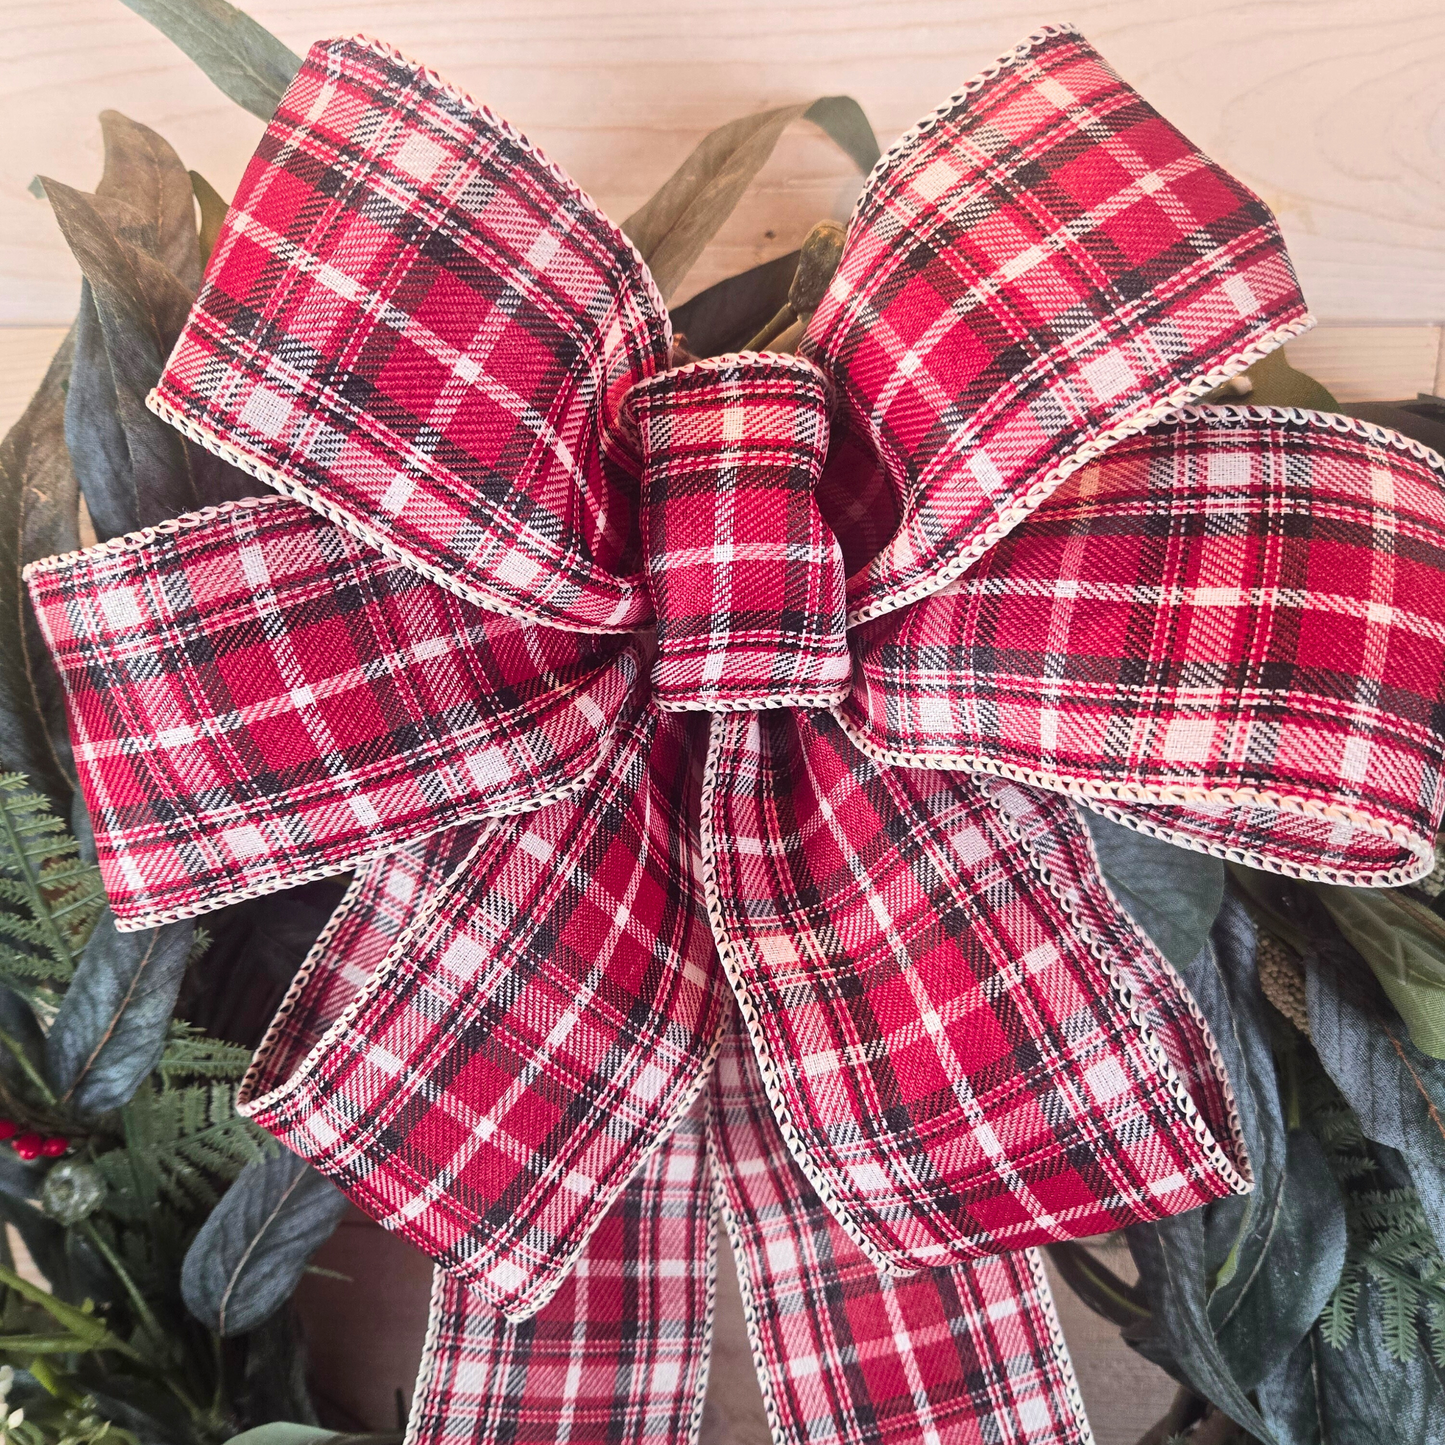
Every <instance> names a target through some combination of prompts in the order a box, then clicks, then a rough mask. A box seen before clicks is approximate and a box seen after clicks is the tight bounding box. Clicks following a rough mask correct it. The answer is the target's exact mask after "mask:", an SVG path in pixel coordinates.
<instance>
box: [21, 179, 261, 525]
mask: <svg viewBox="0 0 1445 1445" xmlns="http://www.w3.org/2000/svg"><path fill="white" fill-rule="evenodd" d="M45 188H46V194H47V195H48V196H49V198H50V202H51V205H52V206H53V208H54V210H55V215H56V219H57V220H58V222H59V223H60V228H61V231H62V233H63V234H64V236H65V239H66V241H67V242H68V243H69V245H70V248H71V251H72V252H73V253H74V255H75V258H76V260H77V261H79V263H80V269H81V272H82V274H83V276H84V278H85V284H84V286H83V287H82V288H81V310H80V315H79V316H78V317H77V318H76V323H75V360H74V363H73V365H72V367H71V374H70V389H69V392H68V394H67V397H66V408H65V439H66V442H67V444H68V446H69V449H70V455H71V460H72V462H73V464H74V467H75V472H76V475H77V477H78V478H79V481H80V486H81V490H82V491H83V492H84V493H85V500H86V505H87V507H88V509H89V511H90V516H91V520H92V522H93V523H94V524H95V530H96V534H97V536H99V537H100V538H102V539H107V538H110V537H114V536H119V535H122V534H123V533H126V532H134V531H136V530H138V529H139V528H142V527H147V526H150V525H152V524H153V523H156V522H159V521H163V520H164V519H166V518H168V517H173V516H175V515H177V514H178V513H180V512H188V511H194V510H196V509H197V508H198V507H203V506H208V505H213V504H216V503H220V502H225V501H230V500H233V499H235V498H237V497H243V496H247V495H249V494H251V493H252V492H254V491H255V489H256V484H255V483H253V482H252V481H251V479H250V478H248V477H247V476H246V475H245V474H244V473H243V472H241V471H239V470H237V469H236V468H235V467H230V466H227V465H226V464H225V463H224V462H222V461H220V460H219V459H218V458H216V457H213V456H212V455H211V454H210V453H209V452H207V451H206V450H205V449H204V448H202V447H198V446H194V445H192V444H190V443H187V442H185V441H184V440H183V439H182V438H181V435H180V433H179V432H177V431H176V430H175V429H174V428H172V427H169V426H167V425H166V424H165V423H164V422H163V421H161V419H160V418H159V417H157V416H154V415H153V414H152V413H151V412H150V411H148V410H147V409H146V405H145V399H146V395H147V393H148V392H149V391H150V389H151V388H152V387H153V386H154V385H155V384H156V382H157V381H158V380H159V378H160V374H161V368H162V367H163V366H164V364H165V361H166V358H167V357H168V356H169V354H170V351H171V348H172V347H173V346H174V345H175V341H176V337H177V336H179V335H180V331H181V327H182V326H183V325H184V324H185V320H186V316H187V314H188V313H189V311H190V306H191V299H192V298H191V293H190V291H188V290H187V289H186V287H185V286H183V285H182V284H181V282H180V281H179V280H178V279H177V278H176V277H175V276H174V275H172V274H171V272H170V271H168V270H167V269H166V267H165V266H164V265H162V264H161V262H160V261H158V260H157V259H156V258H155V257H154V256H153V255H150V254H149V253H148V252H147V251H146V250H145V249H143V248H142V247H140V246H137V245H135V244H133V243H131V242H129V241H127V240H125V239H123V238H122V237H121V236H119V235H117V234H116V232H115V230H114V229H113V227H112V225H111V224H110V221H109V220H108V219H107V217H108V216H109V217H110V218H111V219H115V218H116V217H117V214H118V212H117V207H119V206H125V208H126V210H125V214H127V215H135V214H138V213H136V212H135V210H134V208H133V207H130V206H129V205H128V203H125V202H120V201H117V200H116V199H115V198H114V197H111V198H104V197H102V198H96V197H92V196H87V195H85V194H84V193H83V192H81V191H76V190H72V189H71V188H70V187H69V186H64V185H61V184H60V183H59V182H57V181H51V180H46V181H45Z"/></svg>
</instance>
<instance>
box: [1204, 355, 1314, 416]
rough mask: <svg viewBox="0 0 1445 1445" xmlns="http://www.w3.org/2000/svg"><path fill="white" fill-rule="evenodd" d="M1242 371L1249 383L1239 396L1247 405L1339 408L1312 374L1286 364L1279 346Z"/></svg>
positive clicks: (1286, 360)
mask: <svg viewBox="0 0 1445 1445" xmlns="http://www.w3.org/2000/svg"><path fill="white" fill-rule="evenodd" d="M1244 374H1245V375H1246V376H1247V377H1248V378H1249V379H1250V381H1251V382H1252V383H1253V388H1252V390H1251V391H1250V393H1249V395H1248V396H1245V397H1242V398H1240V400H1242V401H1243V402H1244V403H1245V404H1246V405H1247V406H1298V407H1303V408H1304V409H1305V410H1306V411H1338V410H1339V409H1340V404H1339V402H1337V401H1336V400H1335V399H1334V397H1333V396H1331V395H1330V393H1329V392H1328V391H1327V390H1326V389H1325V388H1324V387H1323V386H1321V385H1320V384H1319V382H1317V381H1316V380H1315V379H1314V377H1312V376H1308V375H1306V374H1305V373H1304V372H1303V371H1297V370H1296V369H1295V368H1294V367H1293V366H1291V365H1290V364H1289V359H1288V358H1287V357H1286V356H1285V348H1284V347H1282V346H1281V347H1280V348H1278V350H1275V351H1271V352H1270V354H1269V355H1268V356H1266V357H1265V358H1264V359H1263V360H1262V361H1256V362H1255V363H1254V365H1253V366H1251V367H1250V368H1249V369H1248V370H1247V371H1246V372H1245V373H1244ZM1223 399H1224V400H1225V401H1230V400H1233V398H1231V397H1224V398H1223Z"/></svg>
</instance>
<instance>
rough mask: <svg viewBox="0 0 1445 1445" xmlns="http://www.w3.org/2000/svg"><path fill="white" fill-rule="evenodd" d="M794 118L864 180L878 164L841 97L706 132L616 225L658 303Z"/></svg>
mask: <svg viewBox="0 0 1445 1445" xmlns="http://www.w3.org/2000/svg"><path fill="white" fill-rule="evenodd" d="M795 120H810V121H812V122H813V123H814V124H815V125H818V126H820V127H821V128H822V129H823V130H825V131H826V132H827V133H828V135H830V136H831V137H832V138H833V139H834V140H835V141H836V142H837V143H838V145H839V146H841V147H842V148H843V150H844V151H846V152H847V153H848V155H850V156H851V157H852V158H853V161H854V162H855V164H857V166H858V168H859V169H860V170H861V171H863V172H864V173H865V174H866V173H867V172H868V171H870V170H871V169H872V168H873V165H874V163H875V162H876V161H877V159H878V144H877V142H876V141H875V140H874V139H873V131H872V129H871V127H870V126H869V125H868V119H867V117H866V116H865V115H864V114H863V111H862V109H861V107H860V106H859V105H858V102H857V101H855V100H853V99H851V98H850V97H848V96H846V95H829V96H824V97H823V98H822V99H821V100H815V101H813V102H811V103H803V104H799V105H785V106H781V107H780V108H779V109H777V110H766V111H761V112H760V113H759V114H757V115H745V116H742V117H740V118H739V119H737V120H732V121H729V122H728V123H727V124H726V125H721V126H719V127H718V128H717V129H716V130H714V131H710V132H709V133H708V134H707V135H705V136H704V137H703V138H702V140H701V141H699V142H698V144H697V147H696V148H695V149H694V150H693V152H692V154H691V155H690V156H688V158H687V159H686V160H685V161H683V163H682V164H681V165H680V166H679V167H678V168H677V170H675V171H674V172H673V173H672V175H671V176H670V177H668V179H667V180H666V181H664V182H663V184H662V186H661V188H660V189H659V190H658V191H657V192H656V194H655V195H653V197H652V198H651V199H650V200H649V201H647V202H646V203H645V204H644V205H643V206H642V207H641V209H640V210H637V211H634V212H633V213H632V215H630V216H629V217H628V218H627V219H626V220H625V221H624V222H623V223H622V229H623V231H624V232H625V233H626V234H627V235H628V236H629V237H630V238H631V239H632V242H633V244H634V245H635V246H636V247H637V249H638V250H639V251H640V252H641V253H642V258H643V260H645V261H646V262H647V265H648V269H649V270H651V272H652V275H653V279H654V280H655V281H656V282H657V286H658V290H660V291H661V292H662V295H663V299H664V300H666V299H667V298H668V297H670V296H671V295H672V293H673V292H674V291H675V290H676V289H677V287H678V285H679V284H680V283H681V282H682V279H683V277H684V276H686V275H687V273H688V272H689V271H690V270H691V269H692V266H693V263H694V262H695V261H696V260H697V258H698V257H699V256H700V255H702V252H703V248H704V247H705V246H706V245H707V243H708V242H709V241H710V240H711V239H712V238H713V237H714V236H715V235H716V234H717V232H718V230H719V229H720V228H721V226H722V224H723V222H724V221H726V220H727V218H728V217H729V216H730V215H732V213H733V211H734V209H735V208H736V206H737V204H738V202H739V201H740V200H741V199H742V197H743V192H744V191H746V190H747V188H748V185H749V183H750V182H751V181H752V179H753V177H754V176H755V175H757V173H758V172H759V171H760V170H761V169H762V168H763V166H764V164H765V163H766V162H767V159H768V157H769V156H770V155H772V153H773V147H774V146H776V145H777V143H778V137H779V136H781V135H782V133H783V132H784V131H785V130H786V129H787V128H788V126H790V125H791V124H792V123H793V122H794V121H795ZM764 319H766V318H764Z"/></svg>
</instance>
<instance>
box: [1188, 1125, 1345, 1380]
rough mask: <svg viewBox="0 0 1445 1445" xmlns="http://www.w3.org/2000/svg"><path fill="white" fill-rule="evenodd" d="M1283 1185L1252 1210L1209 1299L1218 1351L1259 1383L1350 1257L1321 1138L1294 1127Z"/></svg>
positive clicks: (1310, 1319) (1315, 1313)
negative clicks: (1246, 1233) (1229, 1267)
mask: <svg viewBox="0 0 1445 1445" xmlns="http://www.w3.org/2000/svg"><path fill="white" fill-rule="evenodd" d="M1287 1150H1288V1153H1287V1158H1286V1162H1285V1168H1284V1171H1283V1176H1282V1182H1281V1187H1280V1188H1279V1189H1278V1190H1276V1191H1274V1192H1273V1193H1271V1195H1270V1196H1269V1197H1268V1198H1267V1199H1266V1200H1264V1201H1262V1203H1261V1205H1260V1207H1259V1208H1257V1209H1256V1211H1255V1216H1254V1220H1253V1222H1252V1229H1251V1237H1250V1239H1249V1240H1248V1241H1247V1242H1246V1243H1245V1245H1244V1247H1243V1248H1242V1249H1241V1251H1240V1255H1241V1257H1240V1260H1239V1263H1238V1266H1237V1268H1236V1269H1235V1270H1234V1273H1233V1275H1232V1276H1231V1278H1230V1279H1229V1280H1228V1281H1226V1282H1225V1283H1224V1284H1223V1285H1221V1286H1220V1287H1219V1288H1218V1289H1216V1290H1215V1291H1214V1293H1213V1294H1212V1295H1211V1296H1210V1299H1209V1315H1210V1319H1211V1321H1212V1322H1213V1324H1214V1331H1215V1337H1216V1338H1217V1339H1218V1340H1219V1348H1220V1352H1221V1353H1222V1354H1223V1355H1224V1357H1225V1358H1226V1359H1227V1360H1229V1361H1230V1363H1231V1365H1232V1366H1233V1368H1234V1375H1235V1378H1236V1379H1237V1380H1239V1381H1240V1382H1241V1383H1242V1384H1245V1385H1246V1386H1253V1385H1257V1384H1258V1383H1259V1382H1260V1380H1261V1379H1262V1378H1263V1377H1264V1375H1265V1374H1266V1373H1267V1372H1268V1371H1269V1370H1271V1369H1272V1368H1274V1367H1275V1366H1276V1365H1278V1364H1280V1363H1282V1362H1283V1361H1284V1360H1286V1359H1288V1358H1289V1356H1290V1355H1291V1354H1292V1353H1293V1351H1294V1349H1295V1348H1296V1347H1297V1346H1298V1345H1299V1343H1300V1342H1301V1341H1302V1340H1303V1339H1304V1338H1305V1336H1306V1335H1307V1334H1308V1333H1309V1331H1310V1327H1311V1326H1312V1325H1313V1324H1314V1322H1315V1321H1316V1320H1317V1319H1318V1318H1319V1316H1320V1312H1321V1311H1322V1310H1323V1309H1324V1308H1325V1305H1326V1304H1327V1303H1328V1302H1329V1299H1330V1296H1331V1295H1332V1294H1333V1293H1334V1289H1335V1286H1336V1284H1337V1283H1338V1282H1339V1278H1340V1273H1341V1271H1342V1270H1343V1268H1344V1263H1345V1205H1344V1200H1343V1198H1342V1197H1341V1195H1340V1189H1339V1185H1337V1184H1336V1183H1335V1180H1334V1176H1333V1175H1332V1174H1331V1173H1330V1168H1329V1165H1328V1164H1327V1163H1326V1162H1325V1156H1324V1151H1323V1150H1322V1149H1321V1148H1320V1145H1319V1142H1318V1141H1317V1140H1316V1139H1315V1138H1314V1137H1313V1136H1312V1135H1310V1134H1307V1133H1305V1132H1304V1131H1303V1130H1300V1129H1294V1130H1291V1131H1290V1133H1289V1135H1288V1141H1287Z"/></svg>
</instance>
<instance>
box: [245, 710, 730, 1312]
mask: <svg viewBox="0 0 1445 1445" xmlns="http://www.w3.org/2000/svg"><path fill="white" fill-rule="evenodd" d="M689 727H690V725H689V724H688V723H686V722H684V721H683V720H681V719H679V718H676V717H674V716H673V715H671V714H668V713H662V712H658V711H657V710H655V709H651V708H649V709H648V710H647V711H646V712H645V713H644V714H643V715H642V716H641V717H640V718H639V719H638V720H637V721H636V722H634V723H632V724H630V725H628V726H627V727H626V728H625V729H624V730H623V733H622V736H621V737H620V738H619V740H618V743H617V751H616V754H615V756H613V757H612V758H610V759H609V760H608V768H607V771H606V774H605V776H604V778H603V779H601V780H600V781H599V783H598V785H597V786H596V787H595V788H594V789H593V790H592V792H591V793H590V794H589V795H588V797H587V798H586V799H585V800H575V801H574V800H571V799H569V800H567V801H564V802H560V803H555V804H553V805H552V806H551V807H548V808H544V809H539V810H537V811H535V812H532V813H528V814H526V815H524V816H523V817H520V818H516V819H509V820H499V821H497V822H494V823H493V824H491V825H490V826H489V827H488V828H487V829H486V830H485V831H484V832H483V833H482V834H481V836H480V839H479V841H478V842H477V844H476V846H475V847H474V849H473V850H472V852H471V853H470V855H469V856H468V857H467V858H466V859H465V860H464V862H462V864H461V865H460V866H458V867H457V868H456V869H455V873H454V878H453V881H452V882H451V883H450V885H448V886H446V887H438V888H436V889H435V890H434V891H433V892H432V893H431V895H430V897H429V898H428V899H427V901H426V904H425V906H424V907H423V908H422V909H421V910H420V911H419V912H416V913H414V914H413V917H412V920H411V923H410V926H409V927H408V928H407V930H406V931H405V932H404V933H403V934H402V935H401V936H400V937H399V938H398V940H397V942H396V943H395V945H394V946H393V948H392V950H391V952H390V953H389V954H388V956H387V958H386V959H385V961H384V962H383V963H382V965H381V967H380V969H379V971H378V972H377V973H376V974H374V975H373V977H372V978H371V979H370V980H369V982H368V983H367V985H366V987H365V989H364V991H362V992H361V993H360V994H359V995H357V997H356V998H355V999H354V1001H353V1002H352V1003H351V1004H350V1005H349V1006H348V1008H347V1010H346V1012H345V1013H344V1014H343V1015H342V1016H341V1017H340V1018H339V1019H338V1020H337V1021H336V1022H335V1024H334V1025H333V1026H332V1028H331V1030H330V1032H329V1033H328V1034H327V1036H326V1037H325V1039H323V1040H322V1042H321V1044H320V1045H319V1046H318V1047H317V1048H316V1049H315V1050H313V1052H312V1053H311V1054H310V1055H309V1056H308V1057H307V1058H306V1060H305V1061H304V1063H303V1064H302V1065H301V1066H300V1067H299V1068H297V1069H296V1070H295V1071H294V1072H292V1073H291V1074H289V1075H288V1076H286V1077H285V1078H284V1081H280V1082H276V1083H275V1085H274V1087H270V1088H269V1091H268V1092H265V1093H259V1092H258V1090H260V1089H261V1088H264V1087H266V1086H267V1085H270V1084H271V1083H272V1081H273V1079H275V1078H276V1077H277V1076H276V1074H275V1073H274V1072H273V1069H272V1066H271V1064H270V1063H269V1061H268V1060H267V1059H266V1057H265V1055H264V1054H263V1056H262V1058H261V1060H260V1061H258V1063H257V1065H256V1066H255V1067H254V1068H253V1071H252V1078H251V1079H250V1080H249V1081H248V1092H247V1093H246V1094H245V1095H243V1097H242V1100H241V1108H242V1111H243V1112H245V1113H246V1114H248V1115H250V1116H251V1117H252V1118H254V1119H255V1120H256V1121H257V1122H258V1123H260V1124H262V1125H263V1126H264V1127H265V1128H267V1129H269V1130H270V1131H271V1132H272V1133H273V1134H275V1135H276V1136H277V1137H278V1138H280V1139H281V1140H282V1141H283V1142H284V1143H285V1144H286V1145H287V1146H288V1147H289V1148H291V1149H293V1150H295V1152H296V1153H298V1154H300V1155H302V1156H304V1157H305V1158H307V1159H309V1160H310V1161H311V1162H312V1163H313V1164H314V1165H315V1166H316V1167H317V1168H318V1169H320V1170H321V1171H322V1172H323V1173H325V1174H327V1175H329V1176H331V1177H332V1178H333V1179H334V1180H335V1181H336V1182H337V1184H338V1185H340V1186H341V1187H342V1188H343V1189H344V1190H345V1191H346V1192H347V1194H349V1195H350V1196H351V1198H352V1199H353V1200H355V1201H356V1202H357V1203H358V1204H359V1205H360V1206H361V1207H362V1208H363V1209H364V1210H366V1212H367V1213H368V1214H371V1215H372V1216H373V1217H375V1218H377V1219H379V1220H380V1222H381V1223H382V1224H383V1225H384V1226H385V1227H387V1228H388V1229H394V1230H396V1231H397V1232H398V1233H400V1234H402V1235H404V1236H405V1237H406V1238H407V1239H409V1240H410V1241H411V1242H412V1243H414V1244H416V1245H417V1246H418V1247H419V1248H421V1249H424V1250H425V1251H426V1252H427V1253H428V1254H430V1255H431V1256H432V1257H433V1258H434V1259H436V1260H437V1261H438V1262H439V1263H441V1264H442V1265H444V1266H445V1267H446V1268H448V1269H449V1270H451V1271H452V1272H453V1273H454V1274H455V1275H456V1276H457V1278H458V1279H460V1280H461V1281H462V1282H463V1283H465V1284H467V1285H469V1286H470V1287H471V1288H472V1289H473V1290H475V1291H476V1292H477V1293H478V1294H479V1295H480V1296H481V1297H482V1298H484V1299H486V1300H487V1301H488V1302H490V1303H491V1304H492V1305H494V1306H495V1307H496V1308H498V1309H500V1310H502V1311H504V1312H505V1313H507V1314H508V1315H511V1316H516V1317H520V1316H524V1315H526V1314H529V1313H532V1312H534V1311H535V1310H536V1309H537V1308H538V1307H539V1306H540V1305H541V1304H542V1303H544V1302H545V1301H546V1299H547V1298H549V1297H550V1295H551V1294H552V1292H553V1291H554V1290H555V1289H556V1288H557V1287H558V1285H559V1284H560V1282H561V1280H562V1278H563V1276H564V1275H565V1274H566V1273H567V1271H568V1270H569V1269H570V1268H571V1266H572V1264H573V1261H574V1259H575V1257H576V1253H577V1251H578V1249H579V1248H580V1247H581V1245H582V1244H583V1242H584V1241H585V1240H586V1238H587V1235H588V1233H589V1232H590V1231H591V1230H592V1229H593V1228H594V1227H595V1226H596V1224H597V1222H598V1221H599V1220H600V1219H601V1217H602V1216H603V1215H604V1214H605V1213H606V1211H607V1209H608V1207H609V1206H610V1204H611V1202H612V1200H613V1199H614V1198H616V1196H617V1194H618V1193H619V1192H620V1191H621V1189H622V1188H623V1186H624V1185H625V1184H626V1183H627V1180H628V1177H629V1176H630V1175H631V1174H632V1173H633V1171H634V1170H635V1169H636V1167H637V1165H638V1163H639V1162H640V1160H642V1159H643V1158H644V1157H645V1156H646V1155H647V1154H648V1153H649V1152H650V1151H651V1150H652V1149H653V1148H654V1147H655V1146H656V1144H657V1141H658V1140H659V1139H660V1138H661V1137H662V1136H663V1135H665V1134H666V1132H667V1130H668V1129H669V1128H670V1126H671V1125H672V1123H673V1122H674V1121H675V1120H676V1118H677V1117H678V1115H679V1113H680V1112H682V1111H685V1110H686V1108H687V1107H688V1105H689V1103H690V1102H691V1100H692V1099H693V1098H695V1097H696V1095H697V1093H698V1091H699V1089H700V1088H701V1086H702V1080H703V1078H704V1076H705V1068H706V1065H707V1063H708V1061H709V1059H710V1058H711V1056H712V1054H713V1051H714V1049H715V1047H716V1041H717V1037H718V1033H719V1029H720V1026H721V1024H722V1022H723V1020H724V1018H725V1016H726V1013H727V1007H728V991H727V986H726V983H725V981H724V980H723V978H722V976H721V973H720V971H719V970H718V969H717V968H716V966H715V963H716V954H715V952H714V949H713V943H712V939H711V937H710V935H709V933H708V928H707V922H706V918H705V916H704V914H703V912H702V909H701V901H700V898H699V896H698V888H697V885H696V883H695V878H696V874H697V871H698V870H697V869H696V867H695V864H694V855H695V851H696V846H697V845H696V840H695V835H694V832H693V824H692V821H691V818H692V816H693V814H694V813H695V802H694V796H695V790H696V788H695V783H696V779H695V773H696V769H695V768H694V767H693V762H692V758H691V756H690V749H689V746H688V740H689V738H688V734H689ZM690 804H692V806H691V807H690V806H689V805H690ZM339 932H344V930H339ZM332 971H333V970H332V969H331V968H328V967H322V968H319V969H315V970H314V971H313V975H312V976H311V977H308V978H303V980H302V981H301V983H300V984H299V985H298V986H297V988H296V989H295V990H293V994H292V997H291V1000H290V1004H291V1011H292V1012H293V1013H296V1014H307V1013H309V1012H310V1003H309V996H310V992H311V990H312V989H313V988H314V989H315V990H316V991H317V992H322V991H325V990H327V989H328V988H329V984H328V981H327V980H328V974H329V973H331V972H332Z"/></svg>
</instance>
